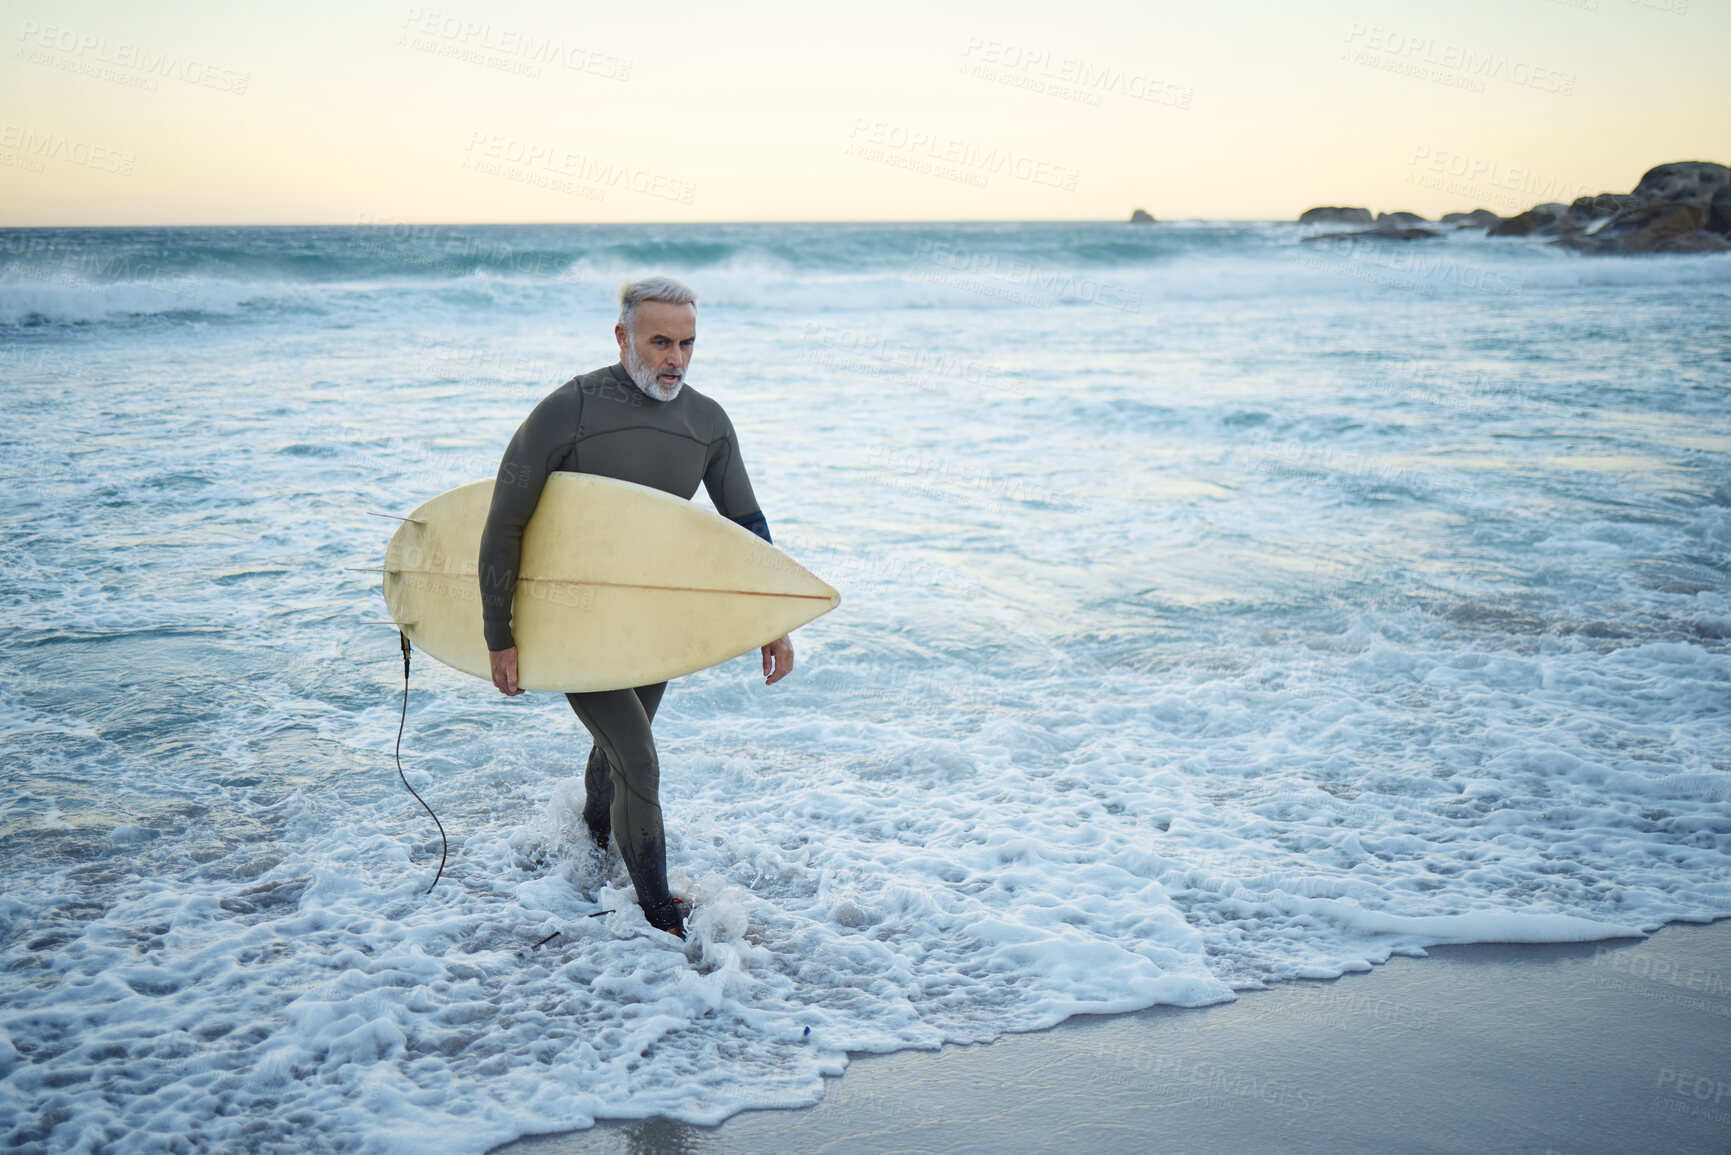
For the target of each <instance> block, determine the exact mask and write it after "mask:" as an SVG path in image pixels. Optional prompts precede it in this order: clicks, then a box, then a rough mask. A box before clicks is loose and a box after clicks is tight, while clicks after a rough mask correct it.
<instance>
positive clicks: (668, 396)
mask: <svg viewBox="0 0 1731 1155" xmlns="http://www.w3.org/2000/svg"><path fill="white" fill-rule="evenodd" d="M625 372H626V374H627V375H629V376H630V378H631V383H632V384H633V385H635V386H637V387H638V388H639V389H641V390H643V392H645V393H647V394H648V395H649V396H651V397H653V398H655V399H656V400H657V401H671V400H673V399H674V398H675V397H677V396H679V391H680V390H681V389H683V388H685V374H684V373H681V374H680V375H679V380H677V381H675V382H674V383H673V384H672V385H663V384H662V383H661V382H660V381H659V380H658V379H657V374H656V372H655V370H653V369H651V368H650V367H649V366H647V365H645V364H644V363H643V361H642V359H641V358H639V357H638V356H637V349H636V348H635V347H634V346H632V345H631V344H629V343H627V344H626V346H625Z"/></svg>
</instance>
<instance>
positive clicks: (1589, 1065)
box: [492, 918, 1731, 1155]
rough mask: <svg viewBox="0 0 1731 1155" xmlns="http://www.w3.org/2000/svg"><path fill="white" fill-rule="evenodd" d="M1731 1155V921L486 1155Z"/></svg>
mask: <svg viewBox="0 0 1731 1155" xmlns="http://www.w3.org/2000/svg"><path fill="white" fill-rule="evenodd" d="M1151 1149H1153V1150H1160V1151H1183V1152H1205V1153H1211V1152H1220V1153H1222V1155H1225V1153H1228V1152H1231V1153H1239V1152H1243V1151H1276V1150H1279V1151H1305V1152H1310V1151H1314V1152H1318V1153H1321V1152H1339V1151H1352V1150H1372V1149H1382V1150H1392V1151H1408V1150H1410V1151H1420V1150H1422V1151H1460V1152H1495V1151H1509V1152H1514V1151H1547V1152H1558V1153H1564V1152H1568V1153H1574V1152H1600V1151H1603V1152H1614V1151H1632V1150H1666V1151H1669V1152H1675V1153H1678V1155H1686V1153H1691V1152H1703V1153H1705V1152H1723V1151H1725V1150H1728V1149H1731V918H1722V919H1720V920H1718V921H1716V922H1713V923H1707V924H1696V923H1668V924H1666V925H1665V926H1663V927H1661V928H1660V929H1659V930H1657V931H1655V932H1653V934H1651V935H1649V936H1648V937H1647V938H1645V939H1612V940H1607V941H1603V942H1595V943H1559V944H1495V943H1484V944H1468V945H1458V946H1438V947H1432V948H1430V950H1429V956H1428V957H1426V958H1409V957H1404V956H1401V957H1396V958H1391V959H1390V960H1389V961H1388V962H1387V963H1384V964H1382V965H1380V966H1377V967H1375V968H1373V969H1372V970H1371V971H1369V972H1363V973H1357V974H1349V975H1345V976H1342V977H1341V978H1338V979H1325V980H1297V981H1294V982H1288V983H1281V984H1279V985H1276V986H1273V987H1270V988H1268V989H1266V990H1259V991H1244V992H1241V993H1240V995H1239V998H1238V1000H1237V1001H1236V1002H1233V1003H1223V1004H1217V1005H1214V1006H1209V1007H1200V1008H1195V1009H1187V1008H1180V1007H1166V1006H1162V1007H1152V1008H1149V1009H1147V1010H1144V1011H1137V1012H1133V1013H1129V1014H1123V1015H1082V1016H1077V1017H1075V1018H1072V1019H1069V1020H1067V1021H1066V1022H1063V1023H1060V1024H1059V1025H1057V1026H1055V1027H1052V1028H1049V1029H1047V1030H1044V1031H1035V1032H1029V1033H1026V1034H1011V1035H1005V1036H1003V1037H1001V1038H1000V1039H998V1040H997V1041H996V1042H994V1043H987V1044H978V1045H972V1046H958V1045H950V1046H945V1047H944V1048H943V1049H942V1050H940V1051H936V1052H932V1051H913V1050H910V1051H897V1052H893V1053H890V1054H885V1055H874V1054H858V1055H853V1056H850V1062H849V1065H848V1069H847V1073H846V1074H845V1075H843V1076H842V1077H840V1078H838V1079H835V1080H830V1081H827V1082H826V1085H825V1095H824V1098H823V1100H822V1101H821V1102H819V1103H817V1104H816V1105H814V1106H811V1107H805V1108H797V1109H790V1110H749V1111H743V1112H741V1113H739V1114H737V1115H734V1116H732V1117H731V1118H729V1119H727V1120H726V1121H724V1122H722V1123H720V1124H719V1125H716V1126H713V1127H703V1126H695V1125H692V1124H686V1123H681V1122H678V1121H676V1120H672V1119H669V1118H666V1117H656V1118H651V1119H647V1120H636V1121H629V1122H611V1121H603V1122H600V1123H598V1124H597V1125H596V1126H594V1127H593V1128H590V1129H589V1130H586V1131H571V1132H562V1133H556V1134H551V1135H543V1136H535V1137H526V1138H523V1139H519V1140H516V1141H514V1142H512V1143H507V1144H503V1145H501V1146H499V1147H495V1148H493V1149H492V1152H493V1153H494V1155H575V1153H578V1152H582V1153H590V1152H621V1153H626V1152H629V1153H630V1155H722V1153H731V1152H760V1151H822V1152H838V1153H839V1152H849V1153H855V1152H861V1153H871V1152H885V1153H887V1152H892V1151H894V1152H906V1151H943V1152H966V1151H978V1152H982V1153H983V1152H988V1151H989V1152H992V1153H994V1155H1009V1153H1017V1152H1029V1153H1033V1152H1041V1151H1048V1150H1071V1151H1081V1150H1086V1151H1089V1152H1091V1153H1093V1155H1101V1153H1104V1152H1109V1151H1146V1150H1151Z"/></svg>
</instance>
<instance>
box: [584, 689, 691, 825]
mask: <svg viewBox="0 0 1731 1155" xmlns="http://www.w3.org/2000/svg"><path fill="white" fill-rule="evenodd" d="M666 692H667V683H666V682H656V683H655V684H654V685H653V686H638V687H637V689H636V691H635V693H636V694H637V700H638V701H639V702H641V703H642V704H643V713H644V714H645V715H647V716H648V718H649V720H650V722H654V721H655V711H656V709H657V708H658V707H660V705H661V696H662V695H663V694H665V693H666ZM565 697H566V698H567V699H568V700H569V701H570V702H571V708H572V709H573V710H577V700H576V699H577V695H575V694H566V695H565ZM578 717H582V711H580V710H579V711H578ZM583 824H584V825H585V826H587V827H588V828H589V837H591V838H593V839H594V840H595V845H596V846H598V847H600V848H601V849H602V850H606V849H607V839H608V837H609V836H610V835H611V834H612V832H613V768H612V767H611V766H609V765H607V755H606V754H605V753H604V752H603V751H602V749H601V747H600V746H591V747H589V761H588V763H587V764H586V765H585V766H584V767H583Z"/></svg>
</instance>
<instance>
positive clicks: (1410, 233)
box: [1299, 225, 1442, 244]
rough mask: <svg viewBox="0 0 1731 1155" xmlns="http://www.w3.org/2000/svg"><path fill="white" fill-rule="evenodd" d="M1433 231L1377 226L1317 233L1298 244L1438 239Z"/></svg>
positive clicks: (1438, 235)
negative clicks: (1341, 231)
mask: <svg viewBox="0 0 1731 1155" xmlns="http://www.w3.org/2000/svg"><path fill="white" fill-rule="evenodd" d="M1440 236H1442V234H1441V233H1439V232H1437V231H1436V230H1435V229H1420V228H1409V229H1401V228H1395V227H1393V226H1392V225H1378V226H1377V227H1376V228H1374V229H1354V230H1352V231H1351V232H1345V233H1318V234H1317V235H1316V236H1314V237H1305V238H1304V240H1302V241H1300V242H1299V243H1300V244H1305V243H1308V242H1310V241H1337V240H1340V239H1341V238H1342V237H1358V238H1360V239H1361V240H1367V241H1422V240H1425V239H1426V238H1427V237H1440Z"/></svg>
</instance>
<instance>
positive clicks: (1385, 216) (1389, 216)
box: [1376, 212, 1429, 229]
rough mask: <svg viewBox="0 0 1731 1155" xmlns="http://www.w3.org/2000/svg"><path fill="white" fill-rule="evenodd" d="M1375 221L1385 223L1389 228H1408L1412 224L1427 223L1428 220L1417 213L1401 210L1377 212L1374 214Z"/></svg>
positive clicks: (1380, 223)
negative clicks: (1400, 211)
mask: <svg viewBox="0 0 1731 1155" xmlns="http://www.w3.org/2000/svg"><path fill="white" fill-rule="evenodd" d="M1376 223H1377V224H1379V225H1387V226H1388V227H1390V228H1396V229H1410V228H1411V227H1412V226H1414V225H1422V224H1427V223H1429V222H1427V221H1426V220H1425V219H1424V218H1423V217H1421V216H1419V215H1418V214H1417V213H1404V212H1402V213H1377V214H1376Z"/></svg>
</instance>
